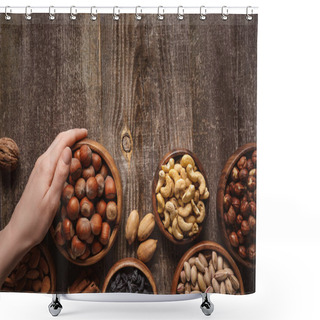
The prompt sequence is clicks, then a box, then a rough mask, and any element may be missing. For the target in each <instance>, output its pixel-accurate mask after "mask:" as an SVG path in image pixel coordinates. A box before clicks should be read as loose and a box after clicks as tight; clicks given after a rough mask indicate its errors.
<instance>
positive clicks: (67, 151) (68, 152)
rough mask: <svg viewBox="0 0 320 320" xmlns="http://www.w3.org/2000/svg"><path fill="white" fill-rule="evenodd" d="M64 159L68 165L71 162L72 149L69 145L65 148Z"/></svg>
mask: <svg viewBox="0 0 320 320" xmlns="http://www.w3.org/2000/svg"><path fill="white" fill-rule="evenodd" d="M62 160H63V162H64V163H65V164H66V165H69V164H70V163H71V149H70V148H69V147H67V148H65V149H64V150H63V152H62Z"/></svg>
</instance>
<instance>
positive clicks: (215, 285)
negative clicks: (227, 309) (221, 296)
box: [211, 278, 220, 293]
mask: <svg viewBox="0 0 320 320" xmlns="http://www.w3.org/2000/svg"><path fill="white" fill-rule="evenodd" d="M211 283H212V288H213V291H214V292H215V293H219V292H220V284H219V282H218V281H217V279H215V278H213V279H212V281H211Z"/></svg>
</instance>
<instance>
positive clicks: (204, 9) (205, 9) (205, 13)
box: [200, 6, 207, 20]
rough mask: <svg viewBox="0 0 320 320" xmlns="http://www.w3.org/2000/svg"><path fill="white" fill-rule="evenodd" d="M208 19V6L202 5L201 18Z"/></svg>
mask: <svg viewBox="0 0 320 320" xmlns="http://www.w3.org/2000/svg"><path fill="white" fill-rule="evenodd" d="M206 19H207V8H206V7H205V6H201V7H200V20H206Z"/></svg>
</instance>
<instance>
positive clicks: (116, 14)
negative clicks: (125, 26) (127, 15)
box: [113, 6, 120, 21]
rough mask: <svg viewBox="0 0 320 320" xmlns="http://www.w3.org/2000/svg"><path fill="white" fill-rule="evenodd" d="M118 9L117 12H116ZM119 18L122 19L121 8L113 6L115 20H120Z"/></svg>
mask: <svg viewBox="0 0 320 320" xmlns="http://www.w3.org/2000/svg"><path fill="white" fill-rule="evenodd" d="M116 10H118V12H117V13H116ZM119 19H120V10H119V8H118V7H117V6H116V7H113V20H116V21H118V20H119Z"/></svg>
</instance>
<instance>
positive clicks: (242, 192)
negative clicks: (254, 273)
mask: <svg viewBox="0 0 320 320" xmlns="http://www.w3.org/2000/svg"><path fill="white" fill-rule="evenodd" d="M256 176H257V145H256V143H248V144H246V145H243V146H242V147H240V148H239V149H238V150H236V152H235V153H234V154H233V155H232V156H231V157H230V158H229V159H228V161H227V163H226V165H225V167H224V168H223V170H222V173H221V176H220V180H219V184H218V194H217V213H218V217H219V221H220V227H221V229H222V233H223V237H224V240H225V243H226V246H227V247H228V249H229V252H230V253H231V255H232V256H233V258H234V259H236V260H237V261H238V262H239V263H241V264H242V265H244V266H246V267H248V268H254V266H255V264H254V261H255V257H256V192H257V191H256V183H257V180H256V179H257V178H256Z"/></svg>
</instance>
